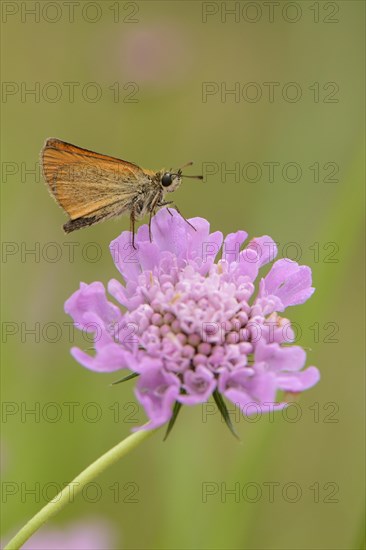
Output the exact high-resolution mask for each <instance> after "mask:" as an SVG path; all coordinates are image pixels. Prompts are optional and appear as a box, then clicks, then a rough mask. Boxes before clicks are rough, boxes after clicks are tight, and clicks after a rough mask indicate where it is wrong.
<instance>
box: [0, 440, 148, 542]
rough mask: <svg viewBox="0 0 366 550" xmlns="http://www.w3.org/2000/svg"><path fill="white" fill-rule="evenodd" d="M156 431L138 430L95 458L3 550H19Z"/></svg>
mask: <svg viewBox="0 0 366 550" xmlns="http://www.w3.org/2000/svg"><path fill="white" fill-rule="evenodd" d="M156 431H157V430H140V431H138V432H135V433H133V434H131V435H129V436H128V437H126V439H124V440H123V441H121V442H120V443H118V445H116V446H115V447H112V449H110V450H109V451H107V452H106V453H105V454H104V455H102V456H100V457H99V458H97V460H96V461H95V462H93V463H92V464H90V466H88V467H87V468H85V470H83V471H82V472H81V474H79V475H78V476H77V477H75V479H73V481H71V482H70V483H69V484H68V485H67V486H66V487H65V488H64V489H62V491H60V492H59V493H58V495H56V496H55V497H54V498H53V499H52V500H51V501H50V502H48V503H47V504H46V506H44V507H43V508H42V510H40V511H39V512H38V513H37V514H36V515H35V516H33V517H32V519H30V520H29V521H28V523H26V524H25V525H24V527H22V529H21V530H20V531H19V532H18V533H17V534H16V535H15V537H13V538H12V539H11V541H10V542H8V544H7V545H6V546H5V548H4V550H19V548H21V547H22V546H23V544H24V543H25V542H26V541H27V540H28V539H29V538H30V537H31V536H32V535H33V534H34V533H35V532H36V531H37V530H38V529H39V528H40V527H41V526H42V525H43V524H44V523H45V522H46V521H47V520H48V519H50V518H51V517H52V516H54V515H55V514H56V513H57V512H59V511H60V510H62V508H63V507H64V506H66V504H68V503H69V502H73V500H74V497H75V496H76V495H77V494H78V493H80V491H82V489H83V488H84V487H85V485H87V483H89V482H90V481H91V480H93V479H95V478H96V477H97V476H98V475H99V474H101V473H102V472H104V470H106V469H107V468H108V467H109V466H112V464H114V463H115V462H117V461H118V460H119V459H120V458H122V457H123V456H125V455H126V454H128V453H129V452H130V451H132V450H133V449H134V448H135V447H137V445H139V444H140V443H142V441H144V440H145V439H147V438H148V437H149V436H150V435H152V434H153V433H155V432H156Z"/></svg>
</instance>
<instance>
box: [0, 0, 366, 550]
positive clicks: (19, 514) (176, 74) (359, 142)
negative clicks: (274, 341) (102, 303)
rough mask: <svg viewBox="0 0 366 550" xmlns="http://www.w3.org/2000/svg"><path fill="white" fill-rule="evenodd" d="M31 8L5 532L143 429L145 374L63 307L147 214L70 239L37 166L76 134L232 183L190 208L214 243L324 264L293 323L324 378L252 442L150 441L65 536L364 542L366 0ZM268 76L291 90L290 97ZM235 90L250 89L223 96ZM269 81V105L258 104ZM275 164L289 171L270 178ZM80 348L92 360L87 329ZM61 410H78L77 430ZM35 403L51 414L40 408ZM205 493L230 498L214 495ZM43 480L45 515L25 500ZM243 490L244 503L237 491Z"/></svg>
mask: <svg viewBox="0 0 366 550" xmlns="http://www.w3.org/2000/svg"><path fill="white" fill-rule="evenodd" d="M21 4H23V7H22V6H21ZM35 4H37V3H35V2H25V3H21V2H18V3H17V2H3V3H2V9H3V14H2V21H3V23H2V27H3V33H2V44H3V49H2V66H3V81H5V84H4V87H3V97H2V120H3V136H4V140H3V145H2V168H3V174H2V183H1V189H2V196H3V201H2V218H1V220H2V240H3V258H2V268H3V279H2V280H3V284H2V302H1V303H2V329H3V335H2V342H3V354H2V359H3V370H2V391H3V396H2V398H3V401H4V402H5V403H4V407H5V408H4V412H5V413H6V414H5V415H4V416H3V422H2V439H1V441H2V449H3V450H2V469H3V479H4V482H6V483H8V485H6V490H8V491H9V487H13V488H14V492H16V494H14V495H9V494H7V493H5V501H6V504H5V505H4V504H3V524H2V533H3V535H2V536H3V537H7V536H9V534H10V533H12V532H14V531H15V530H16V529H17V528H19V527H20V526H21V525H22V524H23V523H24V522H25V521H26V520H27V519H29V518H30V517H31V516H32V515H33V514H34V513H35V512H36V511H37V510H38V509H39V508H40V507H41V506H42V505H43V504H44V503H45V500H44V498H43V496H42V489H44V488H47V487H48V488H49V493H48V494H49V498H51V497H52V496H53V495H54V494H55V489H52V486H51V485H49V484H51V483H52V484H56V486H57V485H59V486H60V485H62V484H64V483H66V482H67V481H69V480H70V479H72V478H73V477H74V476H75V475H76V474H77V473H78V472H79V471H80V470H81V469H83V468H84V467H85V466H86V465H87V464H88V463H90V462H91V461H92V460H94V459H95V458H96V457H97V456H99V455H100V454H101V453H103V452H104V451H106V450H107V449H108V448H110V447H111V446H112V445H114V444H116V443H117V442H118V441H120V440H121V439H122V438H124V437H125V436H126V435H128V433H129V432H130V430H131V428H132V427H133V426H135V425H139V424H140V423H142V422H143V421H144V419H145V417H144V414H143V411H142V410H139V409H138V406H137V405H136V404H135V399H134V394H133V382H129V383H126V384H125V385H119V386H115V387H111V386H110V382H112V381H113V380H115V379H116V378H118V373H117V375H116V373H115V374H114V375H100V374H97V373H92V372H89V371H87V370H86V369H83V368H82V367H81V366H80V365H78V364H77V363H76V362H75V361H74V360H73V359H72V357H71V356H70V354H69V348H70V347H71V345H72V342H70V340H71V339H72V338H71V337H70V330H71V329H70V326H69V324H68V323H69V322H70V319H69V318H68V317H67V316H66V315H65V314H64V313H63V303H64V301H65V299H66V298H67V297H68V296H69V295H70V294H71V293H72V292H73V291H74V290H75V289H76V288H77V287H78V285H79V281H80V280H82V281H85V282H92V281H94V280H100V281H102V282H104V283H107V281H108V280H109V279H110V278H112V277H115V276H117V272H116V269H115V268H114V265H113V262H112V260H111V257H110V255H109V252H108V244H109V242H110V241H111V240H112V239H114V238H115V237H116V236H117V235H118V234H119V233H120V232H121V231H122V230H125V229H127V228H128V224H129V221H128V218H127V217H124V218H121V219H119V220H118V221H115V222H106V223H104V224H101V225H97V226H95V227H92V228H90V229H88V230H83V231H80V232H76V233H73V234H71V235H69V236H65V235H64V234H63V232H62V229H61V226H62V224H63V223H64V222H65V217H64V215H63V213H62V211H61V210H60V209H59V208H58V207H57V205H56V204H55V203H54V202H53V201H52V199H51V198H50V196H49V195H48V193H47V190H46V187H45V185H44V184H43V182H42V178H41V177H40V176H39V173H38V172H37V173H36V174H32V173H26V171H27V170H32V169H33V170H34V168H35V165H36V163H37V162H38V156H39V151H40V149H41V147H42V145H43V142H44V140H45V139H46V138H47V137H58V138H60V139H63V140H65V141H69V142H71V143H75V144H76V145H79V146H81V147H85V148H88V149H92V150H95V151H98V152H101V153H106V154H110V155H113V156H117V157H121V158H124V159H126V160H130V161H132V162H136V163H138V164H140V165H141V166H144V167H147V168H154V169H158V168H161V167H162V166H165V167H167V168H170V167H177V166H180V165H181V164H183V163H184V162H185V161H188V160H190V159H193V160H194V161H195V167H194V168H193V169H192V170H194V172H193V171H192V172H191V173H195V172H200V171H203V172H204V173H205V174H206V175H207V170H208V169H210V170H211V171H216V172H217V173H215V174H214V175H211V176H209V175H207V177H206V178H205V181H204V182H203V183H200V182H195V181H194V180H192V181H190V180H186V181H185V182H184V185H182V186H181V188H180V189H179V190H178V191H177V192H176V194H175V197H174V198H175V200H176V202H177V204H178V205H179V207H180V209H181V211H182V212H183V213H184V214H185V215H186V216H187V217H193V216H203V217H205V218H207V219H208V220H209V221H210V223H211V227H212V230H221V231H223V232H224V233H227V232H231V231H235V230H237V229H245V230H246V231H248V233H249V235H250V236H257V235H262V234H268V235H271V236H272V237H273V238H274V239H275V240H276V241H278V243H279V245H280V246H279V249H280V255H283V254H286V255H287V256H289V257H291V258H294V259H296V254H297V255H298V256H297V259H298V261H299V262H300V263H305V264H308V265H310V266H311V267H312V269H313V278H314V286H315V287H316V289H317V290H316V293H315V294H314V296H313V297H312V299H311V300H310V301H309V302H308V303H306V304H305V305H304V306H301V307H297V308H291V309H290V310H287V316H288V317H289V318H290V319H291V320H293V321H296V322H297V323H298V325H299V326H300V327H301V335H300V336H299V339H298V341H299V343H300V345H302V346H304V347H306V348H307V351H308V364H314V365H317V366H318V367H319V369H320V371H321V373H322V379H321V382H320V383H319V384H318V385H317V386H316V387H315V388H314V389H312V390H309V391H308V392H306V393H305V394H303V395H302V396H301V400H300V401H299V405H298V407H297V408H293V409H292V411H290V412H289V417H287V418H286V417H284V416H283V415H282V414H281V413H280V414H279V415H276V416H275V419H274V421H273V422H270V420H269V417H262V418H260V419H258V421H257V422H253V421H251V422H250V421H248V419H243V418H241V419H239V418H237V417H235V416H234V417H233V421H234V422H235V425H236V427H237V430H238V431H239V433H240V437H241V443H238V442H237V441H235V440H234V438H233V437H232V436H231V434H230V433H229V431H228V430H227V429H226V427H225V425H224V424H223V423H222V422H221V420H220V418H219V415H218V414H216V415H208V416H207V418H204V415H203V412H202V410H201V409H200V407H195V408H187V407H186V408H185V409H184V410H183V411H182V413H181V415H180V418H179V420H178V422H177V424H176V426H175V429H174V430H173V432H172V434H171V436H170V437H169V438H168V440H167V441H166V442H164V443H163V442H162V435H163V433H162V432H161V434H158V435H156V436H155V437H154V438H152V439H150V440H148V441H147V442H146V443H144V446H143V447H140V448H139V449H137V450H136V451H135V452H134V453H133V454H131V455H129V456H128V457H126V458H125V459H124V460H123V461H122V462H121V463H119V464H118V465H116V466H114V467H113V468H111V469H110V470H109V471H108V472H106V473H105V474H104V475H102V476H101V477H100V479H98V480H97V483H98V487H97V488H98V489H99V491H100V493H99V494H96V493H93V490H92V489H90V495H89V496H88V495H87V496H86V497H85V498H82V497H78V498H77V499H76V501H75V502H74V503H73V504H72V505H69V506H68V507H67V508H66V509H65V510H64V511H62V513H60V514H59V515H58V516H57V517H55V518H54V519H53V520H52V522H51V523H50V527H52V526H54V527H56V528H65V529H66V528H67V526H68V525H69V524H70V523H71V522H74V521H76V520H78V519H79V518H80V519H85V520H90V518H95V521H97V520H100V519H102V520H105V521H107V522H109V524H110V525H111V528H112V530H114V536H115V545H114V546H113V547H114V548H131V549H132V548H136V549H139V548H149V549H150V548H156V549H160V548H164V549H168V548H169V549H170V548H176V549H187V548H202V549H206V548H217V549H226V548H230V549H234V548H235V549H239V548H240V549H242V548H248V549H252V548H253V549H267V548H268V549H294V548H296V549H305V548H306V549H330V548H332V549H350V548H352V549H353V548H355V549H356V548H357V549H358V548H360V547H361V545H362V532H363V529H362V518H363V495H364V489H363V481H364V477H363V461H364V453H363V451H364V390H363V387H364V385H363V381H364V374H363V361H362V360H361V358H362V352H363V342H364V332H363V330H364V326H363V305H362V304H363V280H364V274H363V256H362V254H363V252H362V251H363V231H362V229H363V185H362V183H363V166H364V165H363V145H364V141H363V140H364V108H363V83H364V59H363V42H364V28H363V21H364V3H363V2H358V1H355V2H353V1H347V2H346V1H345V2H315V3H314V2H306V1H302V2H297V3H288V2H280V3H274V4H275V5H272V6H271V7H270V6H269V4H268V3H266V2H258V3H254V2H250V3H248V2H236V3H235V2H226V3H225V2H224V3H221V2H218V3H216V2H209V3H205V2H204V3H201V2H194V1H183V2H180V1H176V2H155V1H143V2H109V1H104V2H99V3H98V2H78V3H76V4H77V5H76V4H75V6H74V10H75V11H74V16H73V20H72V18H71V16H70V11H69V10H70V9H71V8H70V7H67V5H65V3H64V2H57V3H55V2H41V3H38V4H39V6H38V8H37V7H36V8H34V6H35ZM54 4H56V7H55V6H54ZM277 4H278V5H277ZM289 4H291V5H289ZM47 5H48V7H45V6H47ZM4 6H5V7H4ZM24 6H26V8H27V9H29V10H31V9H38V10H40V11H39V17H38V20H36V18H37V16H34V15H31V14H30V13H29V12H28V11H27V9H25V8H24ZM232 8H234V9H235V10H237V11H236V15H235V14H234V15H229V14H226V15H225V9H227V10H229V9H232ZM239 8H240V9H239ZM272 9H273V10H274V11H273V18H272V16H271V14H272ZM42 10H43V11H42ZM60 10H61V11H60ZM270 10H271V13H270ZM60 14H61V15H60ZM59 16H60V17H59ZM94 19H95V22H92V20H94ZM52 21H53V22H52ZM207 82H209V83H215V84H210V86H211V87H210V90H211V91H212V95H209V96H206V97H204V95H203V94H204V90H205V87H206V86H207V85H206V84H205V83H207ZM268 82H276V83H278V85H277V84H276V85H275V87H274V94H275V95H274V97H272V98H270V97H269V85H268V84H264V83H268ZM50 83H53V84H50ZM66 83H75V84H66ZM90 83H94V84H90ZM116 83H118V84H116ZM235 83H238V84H235ZM248 83H255V84H251V85H249V86H248ZM288 83H295V85H294V84H291V85H289V84H288ZM316 83H318V84H316ZM329 83H331V84H329ZM246 85H247V86H246ZM71 86H73V87H74V92H75V95H74V99H73V100H71V99H70V96H69V90H70V87H71ZM225 86H226V88H227V89H233V88H234V86H239V87H240V91H241V92H242V94H241V96H240V97H235V96H234V95H232V94H231V95H226V96H225V94H224V95H221V91H223V92H224V91H225ZM117 88H118V91H119V94H118V96H117V95H116V93H117V92H116V90H117ZM30 89H35V90H36V95H34V94H33V95H32V94H26V93H25V92H26V90H30ZM255 89H256V90H258V89H259V90H260V91H262V97H261V98H260V99H259V98H258V100H257V101H249V100H248V98H249V99H250V98H253V97H254V91H255ZM296 90H297V93H299V90H300V91H301V98H300V97H299V98H298V101H291V98H294V93H295V91H296ZM96 92H97V93H98V94H99V95H100V97H99V98H98V97H97V98H96V101H93V98H94V97H95V96H94V94H95V93H96ZM317 92H319V93H317ZM286 93H287V95H286ZM60 94H61V95H60ZM246 94H247V95H246ZM57 95H58V96H59V97H57ZM131 100H134V101H131ZM268 162H275V163H279V164H278V165H276V171H275V173H274V174H275V175H274V178H273V179H274V181H270V178H269V177H268V165H266V164H264V163H268ZM208 163H211V164H210V165H208ZM212 163H217V164H216V165H215V164H212ZM222 163H224V165H223V166H224V167H225V166H226V168H227V169H230V168H233V166H234V165H235V163H239V167H240V169H241V170H243V172H244V173H242V174H241V175H240V177H239V178H238V179H239V181H235V177H234V176H233V175H227V177H226V181H225V178H224V177H223V171H222V169H221V166H222ZM225 163H226V164H225ZM247 163H257V164H256V165H249V166H248V164H247ZM287 163H297V165H298V166H299V167H300V172H301V177H300V179H299V181H289V180H294V179H296V178H295V176H294V172H291V170H295V168H291V166H289V167H288V166H287ZM316 163H318V164H316ZM327 163H331V164H327ZM258 165H259V166H260V167H261V170H262V175H261V177H258V178H257V181H254V180H255V179H256V178H255V176H254V175H253V174H254V172H253V170H255V167H256V166H258ZM284 166H287V168H284ZM310 167H312V168H310ZM216 168H217V170H216ZM318 168H319V173H318V174H316V171H317V170H318ZM283 169H284V174H285V175H283V173H282V170H283ZM287 169H288V170H289V171H288V172H286V170H287ZM246 170H248V171H247V177H245V171H246ZM251 170H252V171H251ZM297 170H299V168H297ZM300 172H299V173H300ZM4 243H5V244H4ZM50 243H53V244H50ZM91 243H94V244H91ZM288 243H296V248H295V247H294V246H291V245H289V246H288ZM70 247H72V248H73V250H74V258H72V257H71V252H70V250H71V248H70ZM26 250H36V252H35V253H34V254H31V253H30V254H27V253H26ZM96 255H97V257H96ZM94 258H95V260H96V261H93V260H94ZM52 260H54V261H52ZM37 323H38V325H37ZM29 329H35V330H36V335H34V334H31V333H28V332H27V330H29ZM52 340H54V341H52ZM74 341H75V342H76V343H77V344H78V345H81V346H82V347H89V345H88V344H85V340H83V339H82V337H81V335H80V334H78V333H76V331H75V335H74ZM50 403H51V405H50ZM65 403H78V404H79V405H75V418H74V421H73V422H72V421H71V419H70V415H69V413H68V411H69V410H70V407H71V405H65ZM93 403H94V405H93ZM52 404H53V405H52ZM34 407H38V408H39V411H40V414H39V416H37V415H33V416H32V415H26V414H25V411H26V409H31V408H34ZM22 413H23V414H22ZM95 414H98V417H97V418H96V420H95V422H93V418H95ZM55 415H56V416H55ZM297 415H298V418H297V421H292V422H291V421H290V417H291V419H293V418H295V420H296V416H297ZM52 419H54V421H52ZM204 420H206V421H204ZM9 483H11V484H13V485H9ZM207 483H209V484H210V485H209V487H210V490H211V492H212V493H214V494H211V495H208V496H206V498H204V497H205V494H204V492H205V487H206V488H207V487H208V486H207ZM268 483H271V484H274V485H273V487H275V492H274V498H273V499H272V498H270V497H269V488H268V487H269V486H268ZM289 483H290V484H295V485H287V484H289ZM22 484H23V485H22ZM37 484H38V487H39V488H40V490H41V495H40V499H38V500H39V501H38V502H36V500H37V499H36V498H34V497H33V496H29V495H26V494H25V492H26V490H27V489H31V488H32V487H33V488H34V487H37ZM131 484H132V485H131ZM248 484H249V485H248ZM266 484H267V485H266ZM235 487H236V490H239V491H240V495H238V494H236V496H235V495H233V494H225V489H227V490H230V489H234V488H235ZM117 492H118V495H117ZM132 493H135V494H134V495H133V496H132V497H131V496H129V495H131V494H132ZM93 499H94V500H96V502H94V503H93V502H91V500H93ZM131 500H134V501H135V502H130V501H131ZM3 501H4V499H3ZM254 501H255V502H254ZM291 501H292V502H291Z"/></svg>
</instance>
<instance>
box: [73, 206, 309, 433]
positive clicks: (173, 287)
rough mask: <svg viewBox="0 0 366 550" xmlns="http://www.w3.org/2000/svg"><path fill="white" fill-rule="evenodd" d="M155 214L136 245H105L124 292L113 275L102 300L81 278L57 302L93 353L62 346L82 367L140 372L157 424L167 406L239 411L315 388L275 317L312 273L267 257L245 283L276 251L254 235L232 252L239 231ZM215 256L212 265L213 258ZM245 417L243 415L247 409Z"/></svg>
mask: <svg viewBox="0 0 366 550" xmlns="http://www.w3.org/2000/svg"><path fill="white" fill-rule="evenodd" d="M170 212H171V213H172V214H173V215H171V214H169V212H168V211H167V210H166V209H162V210H160V211H159V212H158V213H157V215H156V216H155V217H154V218H153V220H152V235H153V242H150V240H149V232H148V227H147V225H143V226H141V227H140V228H139V230H138V232H137V235H136V239H135V243H136V244H135V246H136V250H135V249H134V248H132V245H131V233H130V232H128V231H125V232H123V233H122V234H121V235H120V236H119V237H118V238H117V239H115V240H114V241H112V243H111V245H110V249H111V252H112V256H113V259H114V261H115V264H116V266H117V268H118V270H119V271H120V273H121V274H122V276H123V278H124V280H125V285H122V283H121V282H120V281H118V280H116V279H112V280H111V281H109V284H108V291H109V293H110V294H111V295H112V296H113V297H114V298H115V300H116V301H117V302H118V303H119V305H121V306H124V308H126V311H125V312H124V313H123V312H122V311H121V309H120V306H117V305H115V304H113V303H111V302H110V301H108V300H107V297H106V292H105V288H104V286H103V284H102V283H100V282H94V283H91V284H89V285H88V284H85V283H81V285H80V289H79V290H77V291H76V292H75V293H74V294H73V295H72V296H71V297H70V298H69V299H68V300H67V302H66V303H65V311H66V312H67V313H68V314H70V315H71V316H72V317H73V319H74V321H75V324H76V326H77V327H78V328H79V329H81V330H83V331H86V332H88V333H93V334H94V347H95V351H96V353H95V355H94V356H91V355H89V354H88V353H86V352H85V351H82V350H81V349H79V348H73V349H72V350H71V352H72V355H73V356H74V358H75V359H76V360H77V361H78V362H79V363H81V364H82V365H83V366H85V367H87V368H89V369H91V370H95V371H99V372H110V371H115V370H117V369H123V368H128V369H130V370H132V371H133V372H135V373H138V374H139V377H138V379H137V385H136V389H135V392H136V396H137V399H138V400H139V401H140V403H141V404H142V405H143V407H144V408H145V411H146V414H147V415H148V417H149V419H150V422H149V424H148V428H156V427H158V426H160V425H162V424H164V423H165V422H167V421H169V420H170V419H171V417H172V414H173V405H174V404H175V403H176V402H177V403H179V404H186V405H194V404H196V403H203V402H205V401H207V400H208V399H209V397H210V396H211V395H212V394H214V396H215V395H217V394H219V395H220V396H222V395H223V396H225V397H226V398H227V399H228V400H230V401H232V402H233V403H235V404H236V405H237V406H239V407H240V408H241V409H242V411H243V412H244V414H245V411H252V412H253V409H251V408H250V407H249V405H250V404H255V405H256V410H258V407H260V410H261V411H262V412H266V411H269V410H273V409H280V408H283V407H285V406H286V402H285V401H282V402H277V401H276V397H277V394H278V391H282V392H285V393H286V394H288V393H295V394H296V393H299V392H301V391H303V390H306V389H308V388H310V387H311V386H313V385H314V384H316V383H317V382H318V380H319V371H318V369H317V368H315V367H308V368H306V369H304V370H302V369H303V367H304V365H305V361H306V354H305V351H304V350H303V349H302V348H301V347H299V346H295V345H291V346H290V345H289V343H291V342H293V341H294V332H293V329H292V328H291V324H290V322H289V321H288V320H287V319H285V318H284V317H281V316H279V314H278V313H279V312H283V311H284V310H285V308H286V307H287V306H293V305H297V304H302V303H304V302H305V301H306V300H307V299H308V298H309V297H310V296H311V295H312V293H313V292H314V288H312V286H311V269H310V268H309V267H307V266H299V265H298V264H297V263H296V262H294V261H291V260H289V259H281V260H278V261H276V262H275V263H274V264H273V265H272V267H271V269H270V271H269V272H268V274H267V275H266V276H265V277H264V278H261V279H260V281H259V288H258V290H257V291H256V289H255V286H254V283H255V280H256V279H257V276H258V272H259V269H260V268H261V267H262V266H263V265H265V264H267V263H269V262H270V261H272V260H273V259H274V258H275V256H276V255H277V248H276V245H275V243H274V241H273V240H272V239H271V238H270V237H268V236H264V237H260V238H256V239H253V240H252V241H250V243H249V244H248V246H247V247H246V248H244V249H241V247H242V244H243V243H244V241H245V240H246V238H247V234H246V233H245V231H237V232H236V233H231V234H229V235H228V236H227V237H226V238H225V240H224V242H223V236H222V234H221V233H220V232H215V233H210V226H209V223H208V221H207V220H205V219H203V218H193V219H190V220H189V221H190V223H191V224H192V225H193V226H194V227H195V229H196V231H195V230H193V229H192V227H190V225H188V224H187V223H186V222H185V220H184V219H182V218H181V217H180V216H179V215H178V213H177V212H176V211H175V210H171V211H170ZM220 250H221V251H222V256H221V259H220V260H219V261H218V262H217V263H215V258H216V256H217V255H218V253H219V251H220ZM248 414H250V413H249V412H248Z"/></svg>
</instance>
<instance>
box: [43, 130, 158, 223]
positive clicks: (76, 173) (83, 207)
mask: <svg viewBox="0 0 366 550" xmlns="http://www.w3.org/2000/svg"><path fill="white" fill-rule="evenodd" d="M41 157H42V158H41V161H42V166H43V173H44V177H45V179H46V181H47V184H48V186H49V190H50V192H51V194H52V195H53V196H54V198H55V199H56V201H57V202H58V204H59V205H60V206H61V207H62V208H63V209H64V210H65V211H66V212H67V214H68V215H69V216H70V221H69V222H68V223H67V224H66V225H65V226H64V228H65V230H66V231H72V230H73V229H79V228H80V227H83V226H84V225H92V224H94V223H97V222H98V221H99V220H101V219H107V218H110V217H113V216H116V215H119V214H121V213H122V212H124V211H126V210H127V209H129V208H130V205H131V201H133V199H134V197H135V196H136V192H138V185H141V183H144V182H146V181H148V175H147V173H146V172H144V171H143V170H142V169H141V168H139V167H138V166H136V165H135V164H132V163H131V162H127V161H124V160H121V159H117V158H115V157H110V156H107V155H102V154H100V153H95V152H93V151H89V150H87V149H82V148H80V147H76V146H75V145H71V144H70V143H65V142H63V141H60V140H58V139H53V138H51V139H48V140H47V141H46V143H45V146H44V148H43V150H42V154H41Z"/></svg>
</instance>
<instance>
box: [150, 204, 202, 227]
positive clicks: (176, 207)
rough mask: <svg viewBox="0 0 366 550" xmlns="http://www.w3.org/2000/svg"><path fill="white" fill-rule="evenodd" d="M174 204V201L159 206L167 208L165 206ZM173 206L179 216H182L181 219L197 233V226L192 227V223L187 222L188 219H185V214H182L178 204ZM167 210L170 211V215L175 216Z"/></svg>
mask: <svg viewBox="0 0 366 550" xmlns="http://www.w3.org/2000/svg"><path fill="white" fill-rule="evenodd" d="M172 203H173V201H169V202H168V203H164V204H163V205H159V206H165V204H172ZM173 206H174V208H175V209H176V211H177V212H178V214H179V215H180V217H181V218H183V220H184V221H185V222H186V223H188V225H190V226H191V227H192V229H194V230H195V231H197V229H196V228H195V226H194V225H192V224H191V222H189V221H188V220H187V218H185V217H184V216H183V214H182V212H181V211H180V210H179V208H178V206H177V205H176V204H173ZM167 210H168V212H169V214H170V215H171V216H173V214H172V213H171V212H170V210H169V208H167Z"/></svg>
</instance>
